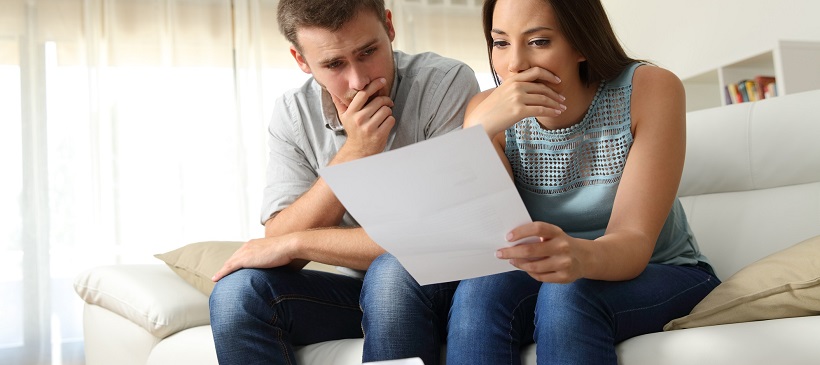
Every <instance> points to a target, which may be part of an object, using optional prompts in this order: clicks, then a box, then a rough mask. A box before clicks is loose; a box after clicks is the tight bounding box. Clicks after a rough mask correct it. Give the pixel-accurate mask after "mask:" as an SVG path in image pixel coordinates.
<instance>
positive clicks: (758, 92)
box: [724, 75, 777, 104]
mask: <svg viewBox="0 0 820 365" xmlns="http://www.w3.org/2000/svg"><path fill="white" fill-rule="evenodd" d="M775 96H777V82H776V81H775V78H774V77H772V76H763V75H758V76H755V77H754V78H752V79H744V80H740V81H738V82H735V83H728V84H726V87H725V91H724V99H725V100H726V104H738V103H743V102H749V101H758V100H763V99H766V98H772V97H775Z"/></svg>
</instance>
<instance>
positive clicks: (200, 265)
mask: <svg viewBox="0 0 820 365" xmlns="http://www.w3.org/2000/svg"><path fill="white" fill-rule="evenodd" d="M242 244H243V242H234V241H205V242H195V243H190V244H187V245H185V246H182V247H180V248H177V249H175V250H171V251H168V252H166V253H160V254H156V255H154V257H156V258H158V259H160V260H162V261H163V262H165V264H166V265H168V267H170V268H171V270H173V271H174V272H175V273H176V274H177V275H179V277H181V278H182V279H183V280H185V281H186V282H188V283H189V284H191V285H192V286H193V287H194V288H196V289H197V290H199V291H200V292H202V293H203V294H205V295H207V296H210V295H211V292H212V291H213V290H214V285H215V283H214V282H213V281H211V278H212V277H213V276H214V274H216V272H217V271H218V270H219V269H220V268H222V265H223V264H224V263H225V261H226V260H228V259H229V258H230V257H231V255H233V253H234V252H235V251H236V250H238V249H239V247H240V246H242ZM305 269H308V270H319V271H327V272H332V273H336V274H339V273H340V272H341V273H343V274H347V272H346V271H344V270H343V269H344V268H337V267H335V266H330V265H325V264H321V263H318V262H310V263H308V264H307V266H305ZM347 270H349V269H347Z"/></svg>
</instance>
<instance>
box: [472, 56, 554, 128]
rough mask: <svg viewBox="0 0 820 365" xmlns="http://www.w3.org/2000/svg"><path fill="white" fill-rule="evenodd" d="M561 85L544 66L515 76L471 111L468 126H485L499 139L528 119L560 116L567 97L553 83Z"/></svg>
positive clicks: (504, 82)
mask: <svg viewBox="0 0 820 365" xmlns="http://www.w3.org/2000/svg"><path fill="white" fill-rule="evenodd" d="M560 82H561V80H560V79H559V78H558V77H557V76H555V75H554V74H553V73H552V72H549V71H547V70H545V69H543V68H540V67H533V68H531V69H529V70H526V71H524V72H521V73H518V74H515V75H513V76H512V77H510V78H508V79H506V80H504V81H503V82H502V84H501V85H500V86H499V87H497V88H496V89H495V90H493V91H492V93H490V95H489V96H487V98H486V99H484V100H483V101H481V103H480V104H478V105H477V106H475V107H474V108H471V110H470V111H469V113H468V114H469V115H468V116H467V117H466V120H465V122H464V126H465V127H470V126H474V125H477V124H482V125H484V129H485V130H486V131H487V134H489V135H490V136H495V135H496V134H498V133H500V132H501V131H504V130H506V129H507V128H509V127H510V126H512V125H513V124H515V123H516V122H518V121H519V120H521V119H524V118H527V117H555V116H558V115H560V114H561V113H562V112H563V111H564V110H566V106H565V105H563V104H562V103H563V102H564V97H563V96H562V95H560V94H558V93H557V92H556V91H555V90H553V89H552V87H551V86H549V84H553V85H558V84H559V83H560Z"/></svg>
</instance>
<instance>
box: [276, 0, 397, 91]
mask: <svg viewBox="0 0 820 365" xmlns="http://www.w3.org/2000/svg"><path fill="white" fill-rule="evenodd" d="M386 16H387V29H385V24H383V23H382V22H381V21H380V20H379V18H378V17H377V16H376V15H374V14H373V13H371V12H370V11H360V12H359V14H358V15H357V16H356V17H354V18H353V19H351V20H350V21H349V22H347V23H346V24H345V25H344V26H342V28H340V29H339V30H337V31H330V30H327V29H322V28H316V27H310V28H300V29H299V30H298V31H297V33H296V36H297V39H298V41H299V45H300V46H301V48H302V49H301V52H300V51H298V50H296V48H294V47H293V46H291V54H292V55H293V57H294V58H295V59H296V62H297V63H298V64H299V68H301V69H302V71H304V72H306V73H309V74H313V77H314V78H315V79H316V81H317V82H318V83H319V84H320V85H322V86H323V87H324V88H325V89H326V90H327V91H328V92H329V93H330V94H331V95H333V96H334V97H336V99H338V100H339V101H341V103H343V104H344V105H345V106H348V105H349V104H350V101H351V100H352V99H353V96H355V95H356V92H357V91H359V90H363V89H364V88H365V87H366V86H367V85H368V84H370V82H371V81H375V80H378V79H379V78H382V77H383V78H385V79H386V80H387V85H385V86H384V87H383V88H382V89H381V90H379V92H378V94H377V95H379V96H390V90H391V89H392V87H393V74H394V72H395V70H394V61H393V48H392V46H391V42H392V41H393V38H394V37H395V31H394V29H393V21H392V15H391V13H390V11H389V10H388V11H387V13H386Z"/></svg>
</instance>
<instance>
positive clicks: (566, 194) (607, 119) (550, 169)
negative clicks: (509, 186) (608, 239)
mask: <svg viewBox="0 0 820 365" xmlns="http://www.w3.org/2000/svg"><path fill="white" fill-rule="evenodd" d="M639 66H641V64H640V63H634V64H632V65H631V66H630V67H628V68H627V69H626V70H624V72H622V73H621V75H619V76H618V77H617V78H615V79H612V80H606V81H602V82H601V84H600V86H599V87H598V91H597V92H596V94H595V99H594V100H593V101H592V104H591V105H590V106H589V109H588V110H587V113H586V115H585V116H584V118H583V120H581V122H580V123H578V124H575V125H573V126H571V127H568V128H565V129H558V130H547V129H544V128H543V127H541V125H540V124H538V121H537V120H535V118H532V117H530V118H526V119H523V120H521V121H519V122H518V123H516V124H515V125H513V126H512V127H510V128H509V129H507V131H506V139H507V146H506V155H507V158H508V159H509V161H510V164H511V165H512V171H513V175H514V177H515V185H516V187H517V188H518V191H519V193H520V194H521V198H522V199H523V201H524V204H525V205H526V207H527V210H528V211H529V213H530V217H531V218H532V219H533V220H534V221H543V222H547V223H551V224H554V225H556V226H558V227H560V228H561V229H563V230H564V231H565V232H566V233H567V234H569V235H570V236H573V237H577V238H585V239H596V238H598V237H601V236H602V235H603V234H604V231H605V230H606V227H607V224H608V223H609V217H610V215H611V214H612V205H613V203H614V201H615V192H616V191H617V190H618V184H619V183H620V181H621V176H622V174H623V170H624V166H625V165H626V159H627V157H628V156H629V149H630V147H632V142H633V139H632V131H631V128H630V127H631V124H632V119H631V115H630V99H631V96H632V75H633V74H634V73H635V69H636V68H638V67H639ZM650 262H652V263H661V264H673V265H695V264H698V262H703V263H707V259H706V257H704V256H703V255H702V254H701V252H700V249H699V248H698V245H697V241H696V240H695V237H694V235H693V234H692V231H691V229H690V228H689V223H688V222H687V220H686V214H685V213H684V211H683V207H682V206H681V204H680V201H679V200H678V199H675V203H674V204H673V206H672V209H671V210H670V212H669V215H668V217H667V219H666V223H665V224H664V226H663V229H662V230H661V233H660V235H659V237H658V241H657V243H656V245H655V251H654V252H653V254H652V258H651V260H650Z"/></svg>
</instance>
